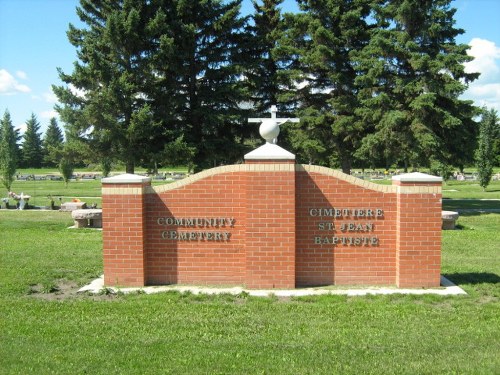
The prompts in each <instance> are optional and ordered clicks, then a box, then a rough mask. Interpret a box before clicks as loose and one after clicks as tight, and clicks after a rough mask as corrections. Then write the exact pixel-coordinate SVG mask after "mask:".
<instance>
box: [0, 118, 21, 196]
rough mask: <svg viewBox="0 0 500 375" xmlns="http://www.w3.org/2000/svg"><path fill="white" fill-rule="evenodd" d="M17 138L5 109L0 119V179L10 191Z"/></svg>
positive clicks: (16, 153) (15, 166)
mask: <svg viewBox="0 0 500 375" xmlns="http://www.w3.org/2000/svg"><path fill="white" fill-rule="evenodd" d="M17 155H18V151H17V139H16V132H15V131H14V126H13V125H12V120H11V118H10V113H9V111H7V110H6V111H5V113H4V115H3V118H2V120H1V121H0V180H1V182H2V185H3V186H4V187H5V189H7V192H9V191H10V188H11V186H12V183H13V182H14V175H15V174H16V168H17V162H18V160H17Z"/></svg>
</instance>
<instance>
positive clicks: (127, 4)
mask: <svg viewBox="0 0 500 375" xmlns="http://www.w3.org/2000/svg"><path fill="white" fill-rule="evenodd" d="M156 3H157V2H156V1H155V2H150V1H145V0H117V1H90V0H81V1H80V7H79V8H77V13H78V16H79V17H80V19H81V20H82V22H84V23H85V25H86V26H85V27H83V28H81V29H78V28H76V27H74V26H72V25H70V29H69V31H68V38H69V40H70V42H71V44H73V46H75V47H76V49H77V53H78V58H79V61H78V62H76V63H75V65H74V71H73V72H72V73H71V74H65V73H64V72H62V71H61V70H60V77H61V79H62V81H63V82H65V83H66V84H67V85H66V86H60V87H53V89H54V92H55V94H56V95H57V96H58V98H59V101H60V102H61V103H62V105H60V106H58V107H56V108H57V110H58V112H59V113H60V115H61V119H62V120H63V121H64V122H65V123H66V125H67V130H68V131H71V132H72V133H73V134H75V135H78V136H79V138H80V141H81V142H85V143H87V144H88V145H89V146H90V147H89V148H90V149H92V150H93V155H95V157H96V158H97V159H102V158H104V157H107V158H108V157H115V158H117V159H118V160H121V161H123V162H124V163H125V165H126V171H127V173H133V172H134V168H135V165H136V164H137V163H140V162H141V161H142V160H144V158H145V157H146V155H147V154H148V151H150V150H151V147H152V145H153V143H152V142H151V140H153V139H155V138H161V136H162V134H161V127H160V124H158V123H157V122H156V121H155V118H154V116H153V113H152V102H153V98H151V96H150V93H149V92H148V87H149V85H148V83H149V82H151V80H152V76H153V75H154V74H155V69H154V66H152V65H151V59H152V53H151V50H150V47H151V41H152V40H156V39H159V36H158V35H157V31H156V27H157V26H158V19H157V18H155V14H156V10H157V9H156V5H155V4H156Z"/></svg>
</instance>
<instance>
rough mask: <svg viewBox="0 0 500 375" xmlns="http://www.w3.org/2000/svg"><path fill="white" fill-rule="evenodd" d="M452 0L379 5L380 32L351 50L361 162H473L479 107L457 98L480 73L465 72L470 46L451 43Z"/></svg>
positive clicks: (396, 0)
mask: <svg viewBox="0 0 500 375" xmlns="http://www.w3.org/2000/svg"><path fill="white" fill-rule="evenodd" d="M450 3H451V0H387V1H382V0H380V1H377V4H378V5H377V6H376V7H374V8H373V9H374V12H373V17H374V19H375V20H376V21H377V27H376V28H374V29H373V31H372V33H371V38H370V43H369V44H368V45H367V46H366V47H365V48H363V49H362V50H360V51H359V53H357V52H355V53H354V54H355V55H356V61H357V63H356V67H357V70H358V77H357V80H356V81H357V84H358V85H359V88H360V90H359V95H358V98H359V101H360V103H361V106H360V108H359V109H358V111H357V113H358V114H359V115H360V116H361V117H362V118H363V121H364V123H365V124H366V125H367V126H369V127H370V129H369V133H370V134H369V135H367V136H365V137H364V139H363V142H362V147H361V149H360V150H359V152H358V155H359V156H360V157H363V158H364V159H365V160H379V161H384V162H386V163H387V165H391V164H392V163H398V164H400V165H403V166H404V167H405V169H406V168H407V167H408V166H410V165H413V166H426V165H427V166H428V165H429V164H430V163H429V162H438V163H440V164H442V165H450V164H452V163H454V165H458V166H459V167H460V166H462V167H463V164H464V163H465V162H467V161H471V160H472V152H473V149H474V142H471V140H473V139H475V134H476V124H475V123H474V121H473V120H472V118H473V116H474V114H475V113H476V112H475V111H476V109H475V108H474V107H473V105H472V102H469V101H464V100H461V99H459V96H460V95H461V94H462V93H463V92H464V91H465V89H466V88H467V84H468V83H469V82H471V81H472V80H474V79H475V78H477V76H478V75H477V74H467V73H466V72H465V71H464V65H463V64H464V63H465V62H467V61H470V59H471V57H469V56H468V55H467V49H468V46H467V45H461V44H456V42H455V37H456V36H457V35H459V34H461V33H463V30H461V29H457V28H455V27H454V23H455V20H454V18H453V16H454V13H455V9H453V8H451V7H450Z"/></svg>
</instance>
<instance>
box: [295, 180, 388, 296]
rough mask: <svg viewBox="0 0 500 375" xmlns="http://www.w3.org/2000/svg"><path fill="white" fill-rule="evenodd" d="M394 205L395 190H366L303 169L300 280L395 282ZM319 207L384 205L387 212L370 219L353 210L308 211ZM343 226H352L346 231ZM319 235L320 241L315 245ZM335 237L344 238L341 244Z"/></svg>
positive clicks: (299, 186)
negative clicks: (335, 214) (322, 213)
mask: <svg viewBox="0 0 500 375" xmlns="http://www.w3.org/2000/svg"><path fill="white" fill-rule="evenodd" d="M395 203H396V196H395V194H390V193H383V192H379V191H373V190H370V189H366V188H362V187H360V186H357V185H353V184H351V183H349V182H347V181H344V180H341V179H339V178H335V177H332V176H328V175H325V174H323V173H317V172H312V173H306V172H305V171H303V172H301V173H299V174H298V176H297V271H296V272H297V284H298V285H299V286H303V285H304V286H305V285H331V284H337V285H349V284H352V285H354V284H358V285H359V284H365V285H373V284H394V283H395V281H396V280H395V269H396V268H395V267H396V263H395V262H396V259H395V252H394V247H395V236H396V221H395V220H396V212H395V209H396V207H395ZM318 208H320V209H332V208H333V209H340V210H343V209H349V210H351V211H353V210H366V209H371V210H373V211H375V210H376V209H381V210H383V216H381V217H380V216H379V217H375V216H373V217H370V218H365V217H358V216H357V215H354V213H353V212H350V214H349V215H342V217H338V218H335V217H330V216H311V215H310V212H309V211H310V210H311V209H318ZM365 213H366V212H365ZM374 214H375V212H374ZM342 225H346V226H347V229H346V230H345V231H343V230H342ZM349 225H354V229H349ZM359 225H360V226H361V227H360V226H359ZM361 228H362V229H361ZM318 237H319V238H321V242H322V243H321V244H318V243H316V241H317V238H318ZM333 237H337V238H339V242H338V243H337V244H336V245H333V244H332V242H333V241H332V238H333ZM342 237H344V238H346V242H345V243H342V241H341V240H340V239H341V238H342ZM351 238H352V239H354V240H351ZM356 238H358V239H357V240H356ZM372 238H377V239H378V243H376V244H372V243H371V239H372ZM367 239H369V240H367ZM351 241H352V242H351ZM357 241H361V243H356V242H357ZM323 242H328V243H323Z"/></svg>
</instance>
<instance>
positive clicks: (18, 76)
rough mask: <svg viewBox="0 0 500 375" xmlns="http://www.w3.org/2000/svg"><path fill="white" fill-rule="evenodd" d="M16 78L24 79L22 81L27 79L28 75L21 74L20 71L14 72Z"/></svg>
mask: <svg viewBox="0 0 500 375" xmlns="http://www.w3.org/2000/svg"><path fill="white" fill-rule="evenodd" d="M16 76H17V78H20V79H24V80H26V79H28V75H27V74H26V72H23V71H22V70H18V71H17V72H16Z"/></svg>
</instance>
